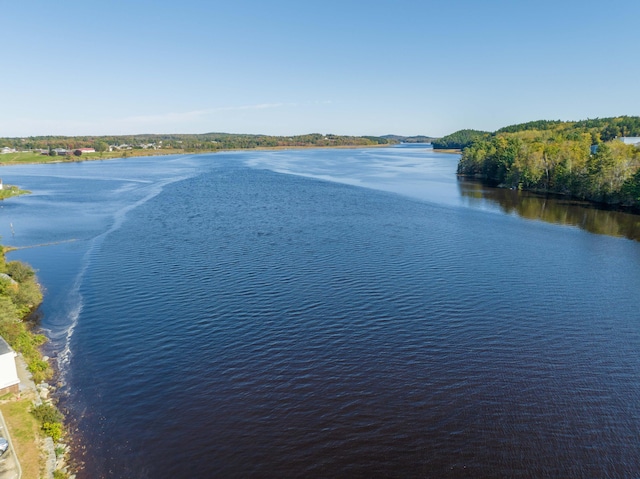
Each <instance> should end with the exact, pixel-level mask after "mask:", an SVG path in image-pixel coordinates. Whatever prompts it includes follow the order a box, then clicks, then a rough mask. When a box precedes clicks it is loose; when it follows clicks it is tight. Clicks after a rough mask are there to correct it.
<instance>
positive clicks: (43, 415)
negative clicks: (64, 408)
mask: <svg viewBox="0 0 640 479" xmlns="http://www.w3.org/2000/svg"><path fill="white" fill-rule="evenodd" d="M31 414H33V415H34V416H35V418H36V419H37V420H38V421H40V423H41V424H42V425H43V426H44V424H46V423H62V413H61V412H60V411H58V409H57V408H56V407H55V406H53V405H51V404H40V405H39V406H36V407H34V408H33V409H32V410H31Z"/></svg>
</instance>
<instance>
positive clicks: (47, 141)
mask: <svg viewBox="0 0 640 479" xmlns="http://www.w3.org/2000/svg"><path fill="white" fill-rule="evenodd" d="M389 143H393V140H391V139H387V138H383V137H377V136H344V135H332V134H326V135H323V134H320V133H311V134H308V135H295V136H269V135H245V134H233V133H203V134H148V135H109V136H31V137H25V138H0V148H2V147H7V148H11V149H15V150H16V151H24V150H51V149H54V148H64V149H66V150H75V149H78V148H95V150H96V151H97V152H103V151H108V150H109V149H110V148H118V149H120V148H124V149H156V150H163V149H165V150H168V149H183V150H186V151H193V152H196V151H215V150H233V149H246V148H269V147H272V148H273V147H295V146H373V145H385V144H389Z"/></svg>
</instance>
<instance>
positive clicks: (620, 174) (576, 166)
mask: <svg viewBox="0 0 640 479" xmlns="http://www.w3.org/2000/svg"><path fill="white" fill-rule="evenodd" d="M637 136H640V117H628V116H625V117H616V118H602V119H593V120H585V121H578V122H564V121H545V120H542V121H534V122H529V123H523V124H518V125H512V126H508V127H505V128H502V129H500V130H497V131H496V132H494V133H482V134H479V135H476V136H475V137H474V138H473V139H471V140H470V141H469V142H468V143H467V144H465V145H462V146H463V148H464V149H463V150H462V157H461V159H460V162H459V164H458V174H459V175H464V176H470V177H475V178H479V179H482V180H484V181H486V182H487V183H489V184H492V185H495V186H503V187H507V188H514V189H522V190H530V191H539V192H546V193H557V194H562V195H569V196H572V197H575V198H580V199H585V200H589V201H593V202H598V203H602V204H606V205H614V206H619V207H624V208H630V209H634V210H640V148H637V147H636V146H634V145H631V144H625V143H624V142H623V141H622V140H621V138H623V137H637ZM445 138H446V137H445Z"/></svg>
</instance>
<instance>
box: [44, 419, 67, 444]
mask: <svg viewBox="0 0 640 479" xmlns="http://www.w3.org/2000/svg"><path fill="white" fill-rule="evenodd" d="M42 431H43V432H44V433H45V434H46V435H47V436H51V439H53V442H58V441H59V440H60V439H62V433H63V432H64V430H63V428H62V423H60V422H45V423H44V424H43V425H42Z"/></svg>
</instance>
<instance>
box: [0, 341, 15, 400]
mask: <svg viewBox="0 0 640 479" xmlns="http://www.w3.org/2000/svg"><path fill="white" fill-rule="evenodd" d="M19 390H20V379H18V370H17V369H16V353H15V351H14V350H13V349H11V347H10V346H9V345H8V344H7V342H6V341H5V340H4V338H3V337H1V336H0V396H2V395H4V394H7V393H17V392H18V391H19Z"/></svg>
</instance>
